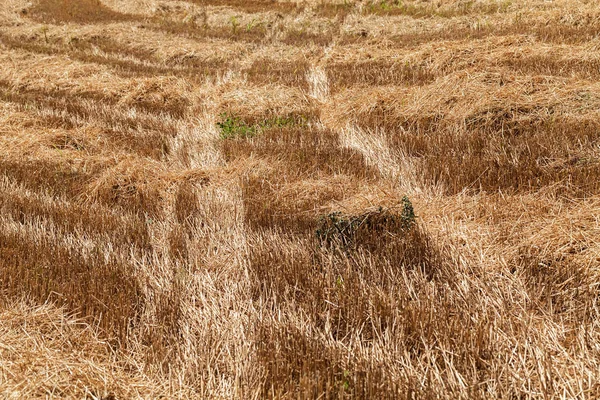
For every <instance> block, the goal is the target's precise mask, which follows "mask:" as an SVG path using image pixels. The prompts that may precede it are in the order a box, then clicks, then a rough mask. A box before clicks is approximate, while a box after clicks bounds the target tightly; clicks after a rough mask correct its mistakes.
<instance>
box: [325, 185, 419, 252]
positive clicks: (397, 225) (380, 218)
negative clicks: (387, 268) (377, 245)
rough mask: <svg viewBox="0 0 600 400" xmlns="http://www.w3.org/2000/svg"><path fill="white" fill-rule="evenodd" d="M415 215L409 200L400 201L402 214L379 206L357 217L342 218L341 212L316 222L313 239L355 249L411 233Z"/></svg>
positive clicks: (404, 198) (343, 216)
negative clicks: (374, 240)
mask: <svg viewBox="0 0 600 400" xmlns="http://www.w3.org/2000/svg"><path fill="white" fill-rule="evenodd" d="M415 220H416V215H415V211H414V208H413V205H412V203H411V201H410V200H409V199H408V197H406V196H404V197H403V198H402V211H401V212H400V213H399V214H398V213H394V212H393V211H391V210H389V209H384V208H383V207H379V209H377V210H376V211H370V212H367V213H364V214H360V215H344V214H343V213H341V212H340V211H336V212H333V213H330V214H328V215H326V216H323V217H321V219H320V220H319V224H318V228H317V230H316V232H315V233H316V236H317V239H318V240H319V242H320V243H321V244H323V245H332V244H337V245H340V246H341V247H344V248H349V247H356V246H357V245H361V244H363V243H368V242H371V241H372V240H373V237H376V238H377V239H378V240H379V239H384V238H385V236H386V235H399V234H403V233H406V232H408V231H410V230H411V229H412V228H413V227H414V225H415Z"/></svg>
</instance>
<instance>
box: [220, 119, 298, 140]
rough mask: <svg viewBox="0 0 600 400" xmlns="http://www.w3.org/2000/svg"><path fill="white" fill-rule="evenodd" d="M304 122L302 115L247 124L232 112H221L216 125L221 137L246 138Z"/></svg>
mask: <svg viewBox="0 0 600 400" xmlns="http://www.w3.org/2000/svg"><path fill="white" fill-rule="evenodd" d="M305 124H306V118H304V117H302V116H301V117H295V116H287V117H280V116H276V117H272V118H267V119H264V120H263V121H261V122H259V123H255V124H248V123H247V122H246V121H244V120H243V119H241V118H240V117H238V116H236V115H234V114H230V113H223V114H221V121H219V122H217V127H218V128H219V130H220V136H221V139H246V138H252V137H254V136H256V135H257V134H258V133H260V132H261V131H263V130H265V129H271V128H284V127H288V126H297V125H305Z"/></svg>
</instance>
